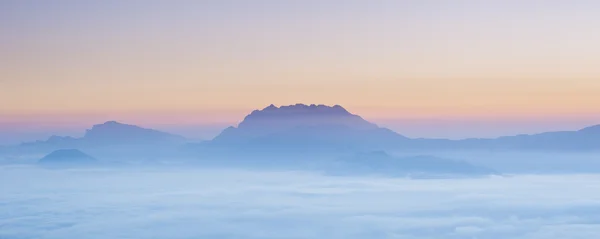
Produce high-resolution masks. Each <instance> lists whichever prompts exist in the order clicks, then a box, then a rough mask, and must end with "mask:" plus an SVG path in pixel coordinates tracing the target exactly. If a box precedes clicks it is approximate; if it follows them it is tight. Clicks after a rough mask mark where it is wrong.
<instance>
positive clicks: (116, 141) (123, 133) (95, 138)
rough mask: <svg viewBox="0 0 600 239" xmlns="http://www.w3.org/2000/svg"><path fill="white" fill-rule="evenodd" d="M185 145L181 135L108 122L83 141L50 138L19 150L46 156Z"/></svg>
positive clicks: (83, 138) (26, 144)
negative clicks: (76, 150) (62, 152)
mask: <svg viewBox="0 0 600 239" xmlns="http://www.w3.org/2000/svg"><path fill="white" fill-rule="evenodd" d="M185 142H186V139H185V138H184V137H182V136H179V135H174V134H169V133H165V132H161V131H157V130H153V129H146V128H142V127H139V126H135V125H129V124H123V123H119V122H116V121H108V122H105V123H103V124H97V125H94V126H93V127H92V128H91V129H88V130H86V132H85V135H84V136H83V137H81V138H74V137H62V136H51V137H49V138H48V139H47V140H43V141H36V142H28V143H23V144H21V145H20V146H19V148H20V149H23V150H25V151H27V150H31V151H42V152H44V151H45V152H47V151H49V150H56V149H63V148H84V149H89V148H98V147H104V148H106V147H113V148H114V147H120V148H125V149H126V148H135V147H137V148H139V147H163V146H169V145H174V144H183V143H185Z"/></svg>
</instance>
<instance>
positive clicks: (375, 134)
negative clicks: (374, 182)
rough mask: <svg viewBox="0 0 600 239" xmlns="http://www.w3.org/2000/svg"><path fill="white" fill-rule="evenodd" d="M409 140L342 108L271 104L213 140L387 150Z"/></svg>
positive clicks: (237, 144)
mask: <svg viewBox="0 0 600 239" xmlns="http://www.w3.org/2000/svg"><path fill="white" fill-rule="evenodd" d="M404 140H407V138H406V137H404V136H402V135H399V134H397V133H395V132H393V131H391V130H389V129H385V128H380V127H378V126H377V125H375V124H373V123H371V122H368V121H366V120H364V119H363V118H362V117H360V116H358V115H355V114H352V113H350V112H348V111H347V110H346V109H344V108H343V107H341V106H339V105H335V106H326V105H314V104H313V105H305V104H295V105H289V106H281V107H276V106H274V105H269V106H268V107H266V108H264V109H262V110H255V111H253V112H252V113H250V114H249V115H248V116H246V117H245V118H244V120H243V121H242V122H240V123H239V125H238V127H229V128H227V129H225V130H224V131H223V132H222V133H221V134H219V135H218V136H217V137H215V138H214V139H213V140H212V143H213V144H214V145H229V146H231V145H236V146H246V147H266V148H273V147H277V148H279V149H280V148H298V147H300V148H307V147H308V148H315V147H328V148H345V147H358V148H362V147H383V146H389V145H392V144H400V143H401V142H402V141H404Z"/></svg>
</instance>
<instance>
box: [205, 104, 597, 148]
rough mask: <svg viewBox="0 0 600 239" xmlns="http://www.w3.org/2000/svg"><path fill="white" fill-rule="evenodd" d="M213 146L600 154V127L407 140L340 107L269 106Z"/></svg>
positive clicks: (233, 129) (218, 138)
mask: <svg viewBox="0 0 600 239" xmlns="http://www.w3.org/2000/svg"><path fill="white" fill-rule="evenodd" d="M211 143H212V144H213V145H219V146H224V145H225V146H236V147H246V148H267V149H272V150H279V149H290V148H295V149H311V150H315V149H318V148H330V149H354V150H392V149H405V150H473V149H475V150H479V149H485V150H572V151H577V150H600V125H595V126H590V127H587V128H584V129H581V130H578V131H562V132H546V133H540V134H532V135H516V136H505V137H499V138H489V139H485V138H484V139H480V138H471V139H463V140H449V139H427V138H407V137H405V136H402V135H401V134H398V133H396V132H394V131H392V130H389V129H386V128H381V127H378V126H377V125H376V124H374V123H371V122H368V121H366V120H365V119H363V118H362V117H360V116H358V115H355V114H352V113H350V112H348V111H347V110H346V109H344V108H343V107H342V106H339V105H335V106H326V105H314V104H313V105H305V104H295V105H289V106H281V107H277V106H275V105H269V106H268V107H266V108H264V109H262V110H255V111H253V112H252V113H250V114H249V115H247V116H246V117H245V118H244V119H243V121H242V122H240V123H239V125H238V126H237V127H229V128H227V129H225V130H223V131H222V132H221V134H219V135H218V136H217V137H215V138H214V139H213V140H212V142H211Z"/></svg>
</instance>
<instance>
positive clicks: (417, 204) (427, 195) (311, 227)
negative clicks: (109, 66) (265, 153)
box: [0, 167, 600, 239]
mask: <svg viewBox="0 0 600 239" xmlns="http://www.w3.org/2000/svg"><path fill="white" fill-rule="evenodd" d="M598 181H600V175H547V176H535V175H523V176H513V177H506V178H501V177H492V178H480V179H443V180H438V179H436V180H408V179H397V178H396V179H394V178H374V177H329V176H322V175H316V174H311V173H303V172H256V171H254V172H253V171H241V170H207V169H180V170H173V169H171V170H150V169H147V170H139V169H138V170H133V169H130V170H64V171H55V170H44V169H39V168H30V167H9V168H7V167H5V168H0V190H1V193H0V238H2V239H4V238H451V239H452V238H492V239H493V238H523V239H529V238H531V239H534V238H561V239H562V238H584V237H585V238H590V235H600V227H598V226H596V224H600V216H597V215H600V193H598V192H600V191H599V190H598V187H599V186H598V185H597V183H595V182H598ZM586 236H587V237H586Z"/></svg>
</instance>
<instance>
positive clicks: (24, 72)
mask: <svg viewBox="0 0 600 239" xmlns="http://www.w3.org/2000/svg"><path fill="white" fill-rule="evenodd" d="M598 12H600V2H598V1H591V0H589V1H583V0H573V1H555V0H547V1H542V0H531V1H520V0H519V1H517V0H502V1H500V0H497V1H494V0H492V1H476V0H471V1H468V0H456V1H442V0H438V1H434V0H424V1H423V0H419V1H417V0H413V1H410V0H407V1H377V0H374V1H351V0H350V1H341V0H340V1H316V0H315V1H310V0H307V1H275V0H273V1H261V0H258V1H241V0H240V1H228V0H225V1H183V0H182V1H115V0H108V1H66V0H65V1H58V0H56V1H11V0H9V1H1V2H0V36H1V37H0V52H1V54H0V102H1V103H0V132H2V134H3V135H4V137H0V143H2V141H6V142H8V141H11V140H12V141H14V140H16V139H19V140H22V139H25V138H27V139H29V138H34V137H40V136H41V135H47V134H54V133H62V134H81V133H82V132H83V129H85V128H89V126H91V125H92V124H97V123H102V122H103V121H107V120H119V121H125V123H132V124H139V125H143V126H148V127H155V128H159V129H164V130H169V131H172V132H175V133H183V134H185V135H186V136H188V137H192V138H206V137H211V136H212V135H214V134H216V133H218V131H219V130H220V129H222V128H224V127H225V126H228V125H235V124H236V123H237V122H239V121H240V120H241V119H242V118H243V117H244V116H245V115H246V114H248V113H249V112H250V111H251V110H253V109H258V108H263V107H265V106H267V105H269V104H275V105H288V104H295V103H306V104H313V103H314V104H328V105H335V104H339V105H342V106H344V107H345V108H347V109H348V110H350V111H351V112H353V113H356V114H359V115H361V116H363V117H364V118H366V119H368V120H370V121H373V122H375V123H378V124H380V125H382V126H386V127H390V128H392V129H394V130H396V131H399V133H402V134H406V135H408V136H413V137H448V138H464V137H492V136H500V135H507V134H515V133H535V132H542V131H547V130H572V129H573V130H574V129H578V128H581V127H584V126H586V125H592V124H597V123H600V108H599V107H598V102H600V79H599V78H600V67H598V66H597V63H598V62H600V45H599V44H598V42H600V31H598V30H597V29H600V15H599V14H597V13H598ZM28 135H29V136H28Z"/></svg>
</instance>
